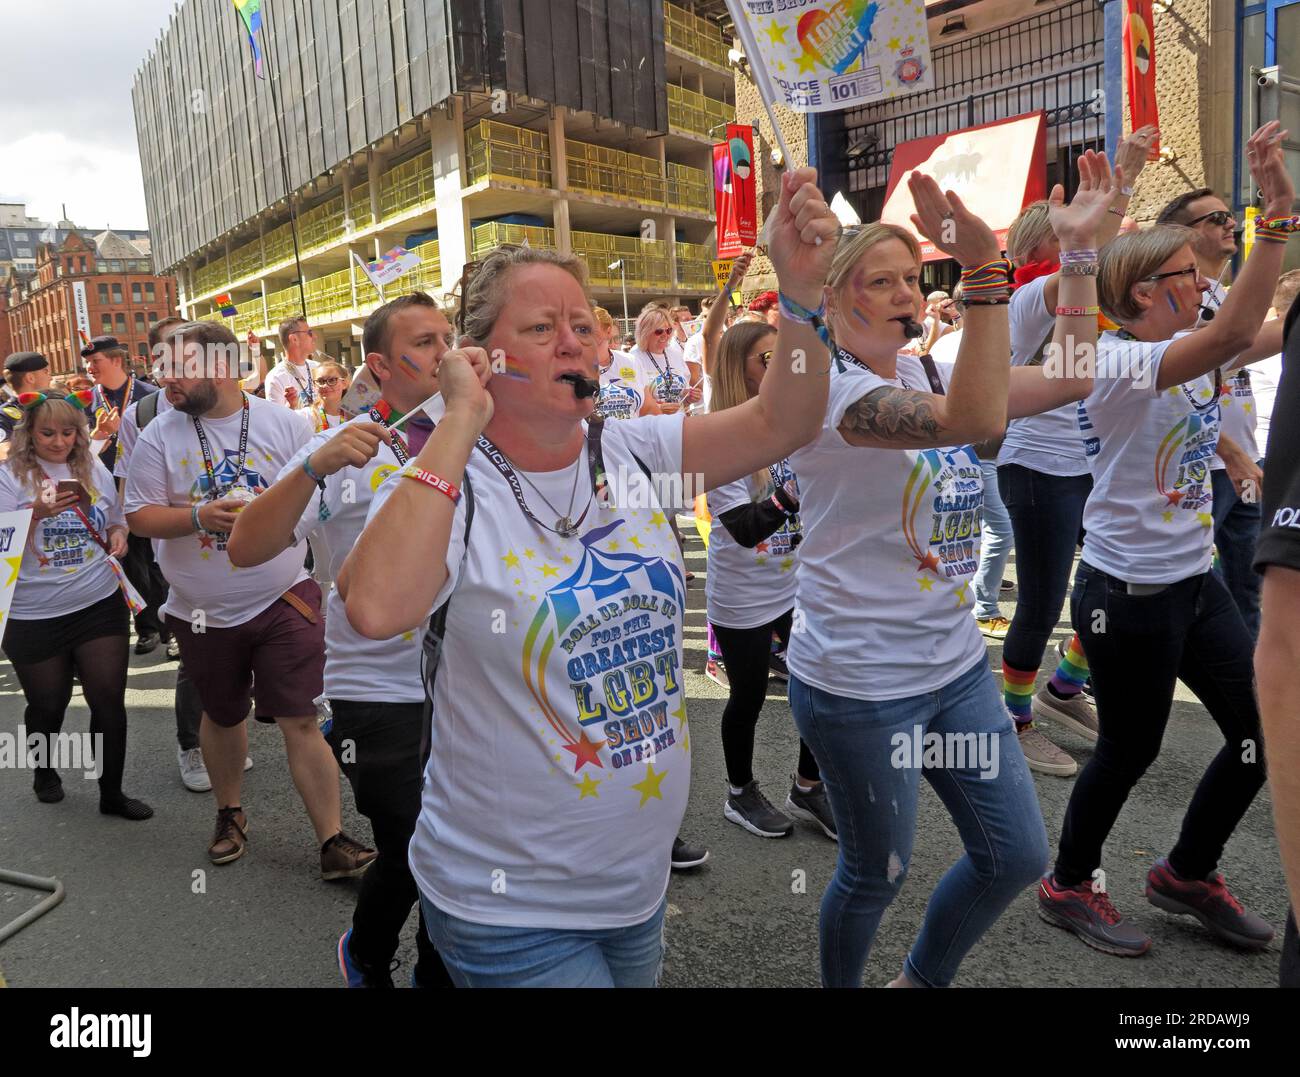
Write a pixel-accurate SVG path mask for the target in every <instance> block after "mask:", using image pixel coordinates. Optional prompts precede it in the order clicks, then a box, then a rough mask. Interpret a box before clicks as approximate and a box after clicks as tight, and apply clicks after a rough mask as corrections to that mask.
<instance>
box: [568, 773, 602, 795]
mask: <svg viewBox="0 0 1300 1077" xmlns="http://www.w3.org/2000/svg"><path fill="white" fill-rule="evenodd" d="M598 785H600V782H595V781H592V780H591V775H590V774H584V775H583V776H582V781H580V782H578V783H577V785H575V786H574V788H575V789H577V790H578V799H579V800H585V799H586V798H587V797H599V796H600V793H598V792H597V791H596V787H597V786H598Z"/></svg>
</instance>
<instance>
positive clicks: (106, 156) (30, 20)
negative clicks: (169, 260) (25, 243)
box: [0, 0, 176, 228]
mask: <svg viewBox="0 0 1300 1077" xmlns="http://www.w3.org/2000/svg"><path fill="white" fill-rule="evenodd" d="M175 6H176V4H175V0H128V2H127V3H109V2H107V0H37V2H36V3H25V4H19V3H16V2H12V0H0V7H3V9H4V13H3V16H0V28H2V29H3V32H4V36H5V39H6V41H7V43H8V46H9V47H8V48H7V49H6V50H5V61H4V64H3V65H0V101H3V102H4V120H3V122H0V201H5V202H9V201H18V202H23V201H25V202H26V203H27V212H28V213H29V214H31V215H32V216H33V217H39V218H41V219H42V220H46V221H51V220H58V219H59V217H60V216H61V215H62V208H61V207H62V206H63V205H64V204H65V203H66V205H67V207H68V215H69V216H70V217H71V219H72V220H73V221H75V222H76V223H77V224H79V225H82V226H84V227H93V228H102V227H104V226H105V225H106V224H111V225H112V226H113V227H115V228H146V227H148V222H147V220H146V217H145V208H144V185H143V183H142V181H141V179H140V162H139V149H138V145H137V143H136V137H135V114H134V112H133V111H132V108H131V84H132V82H133V81H134V79H135V73H136V71H137V70H138V68H139V67H140V64H141V63H142V62H143V60H144V58H145V56H146V55H147V53H148V51H149V49H150V48H152V47H153V44H154V42H155V41H156V40H157V38H158V35H159V33H160V32H161V30H162V28H163V27H164V26H165V25H166V23H167V21H168V19H169V17H170V15H171V13H172V11H173V9H174V8H175Z"/></svg>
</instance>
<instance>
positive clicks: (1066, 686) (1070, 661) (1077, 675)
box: [1047, 635, 1088, 699]
mask: <svg viewBox="0 0 1300 1077" xmlns="http://www.w3.org/2000/svg"><path fill="white" fill-rule="evenodd" d="M1087 679H1088V659H1086V658H1085V657H1084V656H1083V647H1082V646H1081V645H1080V643H1079V637H1078V636H1077V635H1076V636H1075V637H1074V638H1073V639H1071V640H1070V648H1069V650H1067V651H1066V652H1065V657H1064V658H1062V659H1061V664H1060V665H1059V666H1057V667H1056V672H1055V673H1053V674H1052V679H1051V680H1050V681H1048V682H1047V686H1048V687H1049V688H1051V689H1052V691H1053V692H1055V693H1056V694H1057V695H1058V696H1061V697H1062V698H1063V699H1070V698H1072V697H1074V696H1077V695H1078V694H1079V693H1080V692H1082V691H1083V684H1084V682H1085V681H1086V680H1087Z"/></svg>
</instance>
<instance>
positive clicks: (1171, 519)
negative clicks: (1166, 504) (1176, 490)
mask: <svg viewBox="0 0 1300 1077" xmlns="http://www.w3.org/2000/svg"><path fill="white" fill-rule="evenodd" d="M1161 515H1162V516H1163V518H1164V521H1165V523H1167V524H1171V523H1173V522H1174V514H1173V513H1172V512H1165V513H1162V514H1161Z"/></svg>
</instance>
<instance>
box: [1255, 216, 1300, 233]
mask: <svg viewBox="0 0 1300 1077" xmlns="http://www.w3.org/2000/svg"><path fill="white" fill-rule="evenodd" d="M1266 232H1267V233H1270V234H1272V235H1274V236H1290V235H1292V234H1293V233H1295V232H1300V216H1296V217H1265V218H1264V219H1262V220H1257V221H1256V222H1255V235H1256V237H1257V238H1258V237H1259V236H1260V235H1262V234H1263V233H1266Z"/></svg>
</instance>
